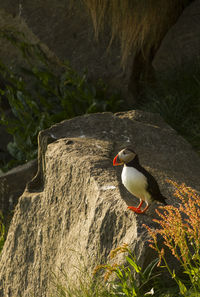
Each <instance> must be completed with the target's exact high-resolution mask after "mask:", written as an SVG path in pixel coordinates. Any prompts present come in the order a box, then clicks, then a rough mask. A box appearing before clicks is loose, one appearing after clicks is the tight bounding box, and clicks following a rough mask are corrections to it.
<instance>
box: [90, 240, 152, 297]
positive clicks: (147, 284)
mask: <svg viewBox="0 0 200 297" xmlns="http://www.w3.org/2000/svg"><path fill="white" fill-rule="evenodd" d="M119 253H127V256H125V259H126V261H127V263H128V265H119V264H116V263H113V264H109V263H107V264H103V265H98V266H97V267H96V268H95V270H94V275H96V274H97V272H98V271H99V270H101V269H103V270H104V271H105V273H104V280H105V282H107V283H109V285H110V290H111V293H112V296H116V297H117V296H127V297H134V296H137V297H139V296H144V295H154V289H155V288H154V287H153V280H154V279H155V278H157V277H158V274H156V273H153V271H154V268H155V266H156V265H157V263H158V259H154V260H153V261H152V262H151V263H150V264H149V265H148V266H147V267H146V268H145V269H144V270H143V269H142V268H141V267H140V266H139V265H138V263H137V260H136V257H135V256H134V255H133V253H132V252H131V251H130V250H129V248H128V246H127V244H124V245H122V246H120V247H118V248H116V249H115V250H112V251H111V253H110V258H111V259H113V258H115V257H116V255H118V254H119ZM113 274H114V277H115V279H114V281H111V282H109V278H110V276H111V275H112V276H113Z"/></svg>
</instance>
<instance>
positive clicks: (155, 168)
mask: <svg viewBox="0 0 200 297" xmlns="http://www.w3.org/2000/svg"><path fill="white" fill-rule="evenodd" d="M53 140H54V141H53ZM127 144H128V145H130V144H131V145H132V146H133V148H134V149H135V151H136V152H138V154H139V157H140V160H141V164H142V165H143V166H145V167H146V168H147V169H148V170H149V171H150V172H151V173H152V174H153V175H154V176H155V177H156V178H157V180H158V183H159V185H160V188H161V191H162V193H163V194H164V195H165V196H166V197H167V198H168V200H167V201H168V203H172V204H176V203H177V202H176V201H175V200H174V199H175V198H174V197H173V196H172V189H171V187H170V186H169V184H168V183H166V181H165V179H166V178H170V179H172V180H175V181H177V182H179V183H180V182H186V184H187V185H189V186H191V187H194V188H196V189H197V190H199V177H200V160H199V157H198V156H197V154H196V153H195V152H194V151H193V150H192V148H191V146H190V145H189V144H188V143H187V142H186V141H185V140H184V139H183V138H182V137H180V136H179V135H177V133H176V132H175V131H174V130H173V129H172V128H170V127H169V126H168V125H167V124H166V123H164V122H163V120H162V119H161V118H160V117H159V116H158V115H156V114H150V113H143V112H139V111H130V112H124V113H118V114H115V115H113V114H111V113H102V114H91V115H86V116H82V117H77V118H74V119H72V120H67V121H63V122H61V123H60V124H57V125H55V126H53V127H51V128H50V129H48V130H45V131H42V132H41V133H40V135H39V158H38V161H39V164H38V173H37V175H36V177H35V178H34V179H33V180H32V181H31V182H30V183H29V185H28V187H27V189H26V191H25V192H24V194H23V195H22V196H21V198H20V199H19V203H18V205H17V207H16V210H15V214H14V217H13V220H12V223H11V226H10V229H9V233H8V237H7V240H6V243H5V245H4V248H3V251H2V254H1V260H0V288H1V290H0V296H7V295H8V296H10V297H14V296H16V297H17V296H23V297H29V296H47V297H48V296H51V295H50V292H51V281H52V271H53V272H54V273H55V274H56V275H59V271H60V269H61V270H66V271H68V273H69V276H70V277H71V278H72V277H73V276H74V274H75V267H76V266H78V267H79V266H80V262H81V259H82V258H83V259H84V263H85V265H86V267H87V268H88V272H89V271H90V270H91V269H92V268H93V267H94V266H95V265H96V264H98V263H99V262H100V261H105V260H106V259H107V256H108V254H109V252H110V250H111V249H113V248H115V247H116V246H118V245H121V244H122V243H124V242H125V243H128V244H129V245H130V247H131V248H132V249H133V250H135V252H136V255H137V257H138V258H139V259H140V261H141V263H145V262H147V261H149V259H151V256H152V254H151V250H149V249H148V247H147V237H146V231H145V230H144V228H143V227H142V224H143V223H145V224H147V225H148V226H150V227H154V223H153V222H152V219H153V218H155V208H156V207H158V205H157V204H155V205H152V206H151V207H150V209H149V210H148V212H147V213H146V214H145V215H136V214H134V213H133V212H130V211H128V210H127V205H128V204H129V205H130V204H133V205H136V204H137V203H138V200H137V199H136V198H134V197H133V196H131V195H130V194H129V193H128V192H127V191H126V190H125V189H124V188H123V186H122V184H121V179H120V174H121V168H113V166H112V159H113V157H114V156H115V154H116V153H117V152H118V150H119V149H120V148H122V147H124V146H126V145H127Z"/></svg>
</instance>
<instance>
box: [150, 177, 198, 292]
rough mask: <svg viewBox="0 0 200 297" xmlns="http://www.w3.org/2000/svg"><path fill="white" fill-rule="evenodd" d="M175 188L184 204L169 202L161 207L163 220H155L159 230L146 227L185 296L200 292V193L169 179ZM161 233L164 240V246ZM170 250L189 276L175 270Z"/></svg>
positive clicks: (161, 218) (155, 247) (161, 258)
mask: <svg viewBox="0 0 200 297" xmlns="http://www.w3.org/2000/svg"><path fill="white" fill-rule="evenodd" d="M169 182H170V183H171V184H172V185H173V186H174V187H175V188H176V191H175V194H174V195H175V197H177V198H178V199H179V200H180V201H181V202H182V203H181V204H180V205H179V207H175V206H172V205H168V206H165V207H160V208H161V209H162V210H163V212H161V211H159V210H157V211H156V212H157V214H158V216H159V219H154V221H155V222H156V223H158V225H159V227H160V228H158V229H156V230H151V229H150V228H149V227H147V226H146V228H147V229H148V231H149V234H150V235H151V237H152V240H151V243H150V246H151V247H152V248H153V249H154V250H156V251H157V253H158V255H159V257H160V262H161V260H162V262H163V263H164V265H163V267H165V268H167V270H168V272H169V273H170V275H171V277H172V279H174V280H175V281H176V283H177V285H178V287H179V290H180V294H181V296H199V295H200V234H199V233H200V196H199V195H198V194H197V193H196V192H195V191H194V190H193V189H191V188H189V187H186V185H185V184H181V185H178V184H177V183H175V182H172V181H169ZM158 236H161V238H162V239H163V243H164V247H162V248H160V247H159V244H158ZM166 249H169V250H170V252H171V254H172V255H173V256H174V257H175V258H176V259H177V260H178V261H179V263H180V267H181V268H182V270H183V273H184V274H185V275H186V276H187V278H186V279H181V278H180V277H179V276H178V275H177V273H176V271H175V269H172V268H171V267H170V265H169V264H168V262H167V258H166V256H165V251H166Z"/></svg>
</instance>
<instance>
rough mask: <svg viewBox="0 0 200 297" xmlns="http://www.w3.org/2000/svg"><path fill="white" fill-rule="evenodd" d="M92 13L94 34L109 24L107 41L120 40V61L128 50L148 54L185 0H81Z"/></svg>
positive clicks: (187, 0) (160, 38) (183, 5)
mask: <svg viewBox="0 0 200 297" xmlns="http://www.w3.org/2000/svg"><path fill="white" fill-rule="evenodd" d="M83 1H84V2H85V4H86V5H87V7H88V9H89V11H90V14H91V16H92V20H93V24H94V29H95V34H96V36H97V37H98V34H99V32H100V31H101V30H103V29H104V27H105V25H106V26H107V25H109V26H110V27H111V32H112V37H111V41H112V40H113V39H114V38H115V37H118V38H119V39H120V43H121V52H122V64H125V62H126V61H127V57H128V56H129V54H130V53H131V52H134V53H136V52H138V51H142V52H143V54H144V56H148V54H149V52H150V51H151V50H152V49H156V48H157V47H158V46H159V44H160V42H161V40H162V38H163V36H164V35H165V34H166V32H167V30H168V29H169V28H170V27H171V26H172V24H173V23H174V22H175V21H176V19H177V18H178V16H179V15H180V13H181V11H182V10H183V8H184V7H185V6H186V4H187V3H189V0H167V1H166V0H159V1H158V0H157V1H156V0H83Z"/></svg>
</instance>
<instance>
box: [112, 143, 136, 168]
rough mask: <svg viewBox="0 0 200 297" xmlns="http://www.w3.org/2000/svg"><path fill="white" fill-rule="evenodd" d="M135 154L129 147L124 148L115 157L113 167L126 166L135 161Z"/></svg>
mask: <svg viewBox="0 0 200 297" xmlns="http://www.w3.org/2000/svg"><path fill="white" fill-rule="evenodd" d="M136 156H137V154H136V153H135V152H134V150H133V149H132V148H130V147H126V148H124V149H123V150H121V151H120V152H119V153H118V154H117V155H116V157H115V158H114V160H113V165H114V166H117V165H122V164H127V163H129V162H131V161H132V160H134V159H135V157H136Z"/></svg>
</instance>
